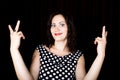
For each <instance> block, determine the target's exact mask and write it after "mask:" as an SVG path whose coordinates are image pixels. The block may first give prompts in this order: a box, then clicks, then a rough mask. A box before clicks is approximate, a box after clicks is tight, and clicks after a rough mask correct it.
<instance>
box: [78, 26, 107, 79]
mask: <svg viewBox="0 0 120 80" xmlns="http://www.w3.org/2000/svg"><path fill="white" fill-rule="evenodd" d="M106 37H107V31H105V26H104V27H103V29H102V37H97V38H96V39H95V42H94V43H95V44H97V56H96V58H95V60H94V62H93V64H92V65H91V67H90V69H89V71H88V72H87V73H86V75H85V76H84V78H83V79H82V80H97V78H98V75H99V73H100V70H101V67H102V64H103V61H104V58H105V49H106V43H107V40H106ZM79 65H81V64H80V63H78V66H79ZM83 67H84V66H83ZM79 68H80V67H79ZM80 69H82V68H80ZM80 69H78V70H79V71H80ZM76 71H77V70H76ZM82 71H83V70H82ZM78 78H79V77H78Z"/></svg>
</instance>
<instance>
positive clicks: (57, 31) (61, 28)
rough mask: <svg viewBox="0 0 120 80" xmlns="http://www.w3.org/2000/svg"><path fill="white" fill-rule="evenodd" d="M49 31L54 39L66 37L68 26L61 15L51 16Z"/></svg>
mask: <svg viewBox="0 0 120 80" xmlns="http://www.w3.org/2000/svg"><path fill="white" fill-rule="evenodd" d="M50 31H51V34H52V36H53V38H54V39H55V41H61V40H66V39H67V32H68V27H67V24H66V21H65V19H64V17H63V16H62V15H60V14H59V15H55V16H54V17H53V19H52V23H51V28H50Z"/></svg>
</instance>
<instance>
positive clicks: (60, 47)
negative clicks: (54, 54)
mask: <svg viewBox="0 0 120 80" xmlns="http://www.w3.org/2000/svg"><path fill="white" fill-rule="evenodd" d="M53 47H54V48H55V49H57V50H59V51H64V50H66V49H68V48H67V40H66V41H56V42H55V44H54V46H53Z"/></svg>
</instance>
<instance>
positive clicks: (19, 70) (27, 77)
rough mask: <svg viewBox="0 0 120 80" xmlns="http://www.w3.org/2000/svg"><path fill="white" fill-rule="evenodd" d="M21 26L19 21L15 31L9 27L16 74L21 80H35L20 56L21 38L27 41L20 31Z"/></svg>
mask: <svg viewBox="0 0 120 80" xmlns="http://www.w3.org/2000/svg"><path fill="white" fill-rule="evenodd" d="M19 25H20V21H19V20H18V22H17V25H16V27H15V31H13V29H12V28H11V26H10V25H9V31H10V40H11V43H10V53H11V57H12V61H13V65H14V68H15V72H16V74H17V77H18V79H19V80H34V77H33V75H32V74H31V73H30V71H29V70H28V69H27V67H26V65H25V63H24V60H23V58H22V56H21V54H20V51H19V46H20V40H21V38H23V39H25V37H24V35H23V33H22V32H21V31H18V29H19Z"/></svg>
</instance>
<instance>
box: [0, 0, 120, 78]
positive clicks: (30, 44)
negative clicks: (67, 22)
mask: <svg viewBox="0 0 120 80" xmlns="http://www.w3.org/2000/svg"><path fill="white" fill-rule="evenodd" d="M119 5H120V4H119V1H117V0H116V1H115V0H15V1H12V0H1V1H0V34H1V38H0V41H1V44H0V48H1V49H0V51H1V52H0V59H1V60H0V61H1V67H2V68H1V73H2V75H1V77H2V79H3V80H8V79H10V80H17V77H16V74H15V70H14V67H13V63H12V59H11V56H10V52H9V46H10V38H9V29H8V24H11V25H12V27H13V28H14V27H15V25H16V22H17V20H18V19H19V20H21V24H20V29H19V30H22V31H23V33H24V35H25V37H26V39H25V40H22V43H21V46H20V51H21V54H22V56H23V59H24V61H25V63H26V65H27V67H28V68H29V66H30V62H31V57H32V53H33V51H34V49H35V47H36V45H37V44H40V43H42V42H44V40H45V30H46V22H47V18H48V15H49V14H50V13H51V12H53V11H55V10H65V11H68V12H69V13H71V14H72V15H73V17H74V22H75V25H76V27H77V35H78V37H77V41H78V46H79V47H80V49H82V50H83V51H84V53H85V58H86V69H87V70H88V69H89V67H90V65H91V64H92V62H93V60H94V58H95V56H96V46H95V45H94V44H93V42H94V39H95V37H97V36H101V32H102V27H103V25H105V26H106V29H107V31H108V37H107V40H108V43H107V48H106V58H105V61H104V63H103V66H102V69H101V72H100V75H99V78H98V80H116V79H117V78H118V77H119V76H117V73H118V72H117V71H118V65H119V60H118V59H119V51H118V50H119V49H118V48H119V39H120V37H119V36H120V35H119V34H120V32H119V31H120V30H119V29H120V28H119V27H120V6H119Z"/></svg>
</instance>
